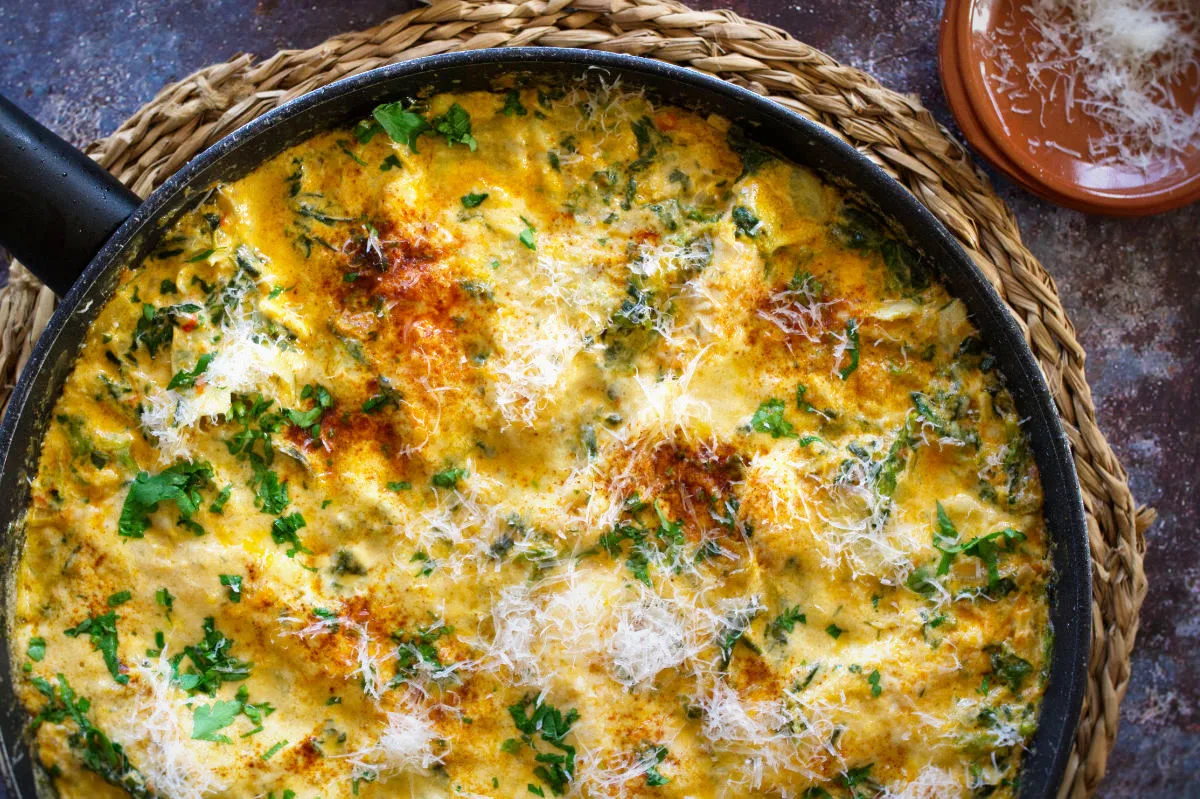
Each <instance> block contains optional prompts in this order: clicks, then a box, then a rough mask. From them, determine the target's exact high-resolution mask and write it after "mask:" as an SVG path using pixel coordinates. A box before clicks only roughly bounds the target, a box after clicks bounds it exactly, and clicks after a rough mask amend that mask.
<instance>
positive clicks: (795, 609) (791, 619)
mask: <svg viewBox="0 0 1200 799" xmlns="http://www.w3.org/2000/svg"><path fill="white" fill-rule="evenodd" d="M797 624H808V616H806V615H805V614H804V613H801V612H800V606H799V605H793V606H792V607H790V608H784V610H783V612H782V613H780V614H779V615H778V616H776V617H775V619H774V620H773V621H772V622H771V625H770V630H771V634H772V635H773V636H774V637H775V640H776V641H779V643H781V644H786V643H787V640H788V638H787V637H788V634H789V633H790V632H792V630H794V629H796V625H797Z"/></svg>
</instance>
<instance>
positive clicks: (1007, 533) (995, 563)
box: [933, 502, 1025, 589]
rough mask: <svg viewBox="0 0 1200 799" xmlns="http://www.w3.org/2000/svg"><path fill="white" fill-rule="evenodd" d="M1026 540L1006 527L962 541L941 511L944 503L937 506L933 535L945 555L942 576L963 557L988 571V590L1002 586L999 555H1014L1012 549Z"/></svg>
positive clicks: (940, 573)
mask: <svg viewBox="0 0 1200 799" xmlns="http://www.w3.org/2000/svg"><path fill="white" fill-rule="evenodd" d="M1024 540H1025V534H1024V533H1022V532H1021V531H1020V530H1014V529H1013V528H1011V527H1005V528H1004V529H1003V530H997V531H995V532H992V533H988V534H987V535H983V536H979V537H977V538H972V539H971V540H970V541H960V540H959V537H958V530H957V528H955V526H954V522H953V521H951V519H950V516H949V514H947V513H946V509H945V508H944V507H942V503H941V502H938V503H937V524H936V526H935V529H934V533H933V546H934V548H935V549H937V551H938V552H941V553H942V558H941V560H940V561H938V567H937V573H938V575H939V576H941V575H944V574H946V573H948V572H949V571H950V565H951V563H953V562H954V557H955V556H956V555H958V554H960V553H961V554H963V555H968V556H970V557H974V558H979V560H981V561H983V565H984V567H985V568H986V569H987V575H988V588H989V589H994V588H997V587H998V586H999V585H1000V583H1001V578H1000V552H1001V551H1004V552H1012V551H1013V548H1014V547H1016V545H1017V544H1019V543H1020V542H1022V541H1024ZM998 542H1002V545H1003V550H1001V543H998Z"/></svg>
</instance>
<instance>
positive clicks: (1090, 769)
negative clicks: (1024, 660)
mask: <svg viewBox="0 0 1200 799" xmlns="http://www.w3.org/2000/svg"><path fill="white" fill-rule="evenodd" d="M519 45H542V46H553V47H585V48H596V49H602V50H612V51H617V52H622V53H630V54H634V55H641V56H648V57H652V58H659V59H662V60H664V61H670V62H673V63H676V64H683V65H686V66H689V67H691V68H693V69H697V70H700V71H703V72H708V73H712V74H714V75H718V76H720V77H722V78H724V79H726V80H728V81H730V82H732V83H736V84H738V85H740V86H745V87H748V88H750V89H752V90H754V91H756V92H758V93H760V94H764V95H767V96H769V97H771V98H772V99H774V100H776V101H777V102H779V103H781V104H783V105H785V106H787V107H788V108H790V109H792V110H794V111H796V112H798V113H800V114H803V115H804V116H806V117H809V118H810V119H814V120H816V121H818V122H820V123H822V124H824V125H825V126H827V127H829V128H830V129H832V130H833V131H835V132H836V133H838V134H839V135H840V136H842V137H843V138H844V139H846V140H847V141H848V142H850V143H851V144H853V145H854V146H855V147H856V148H857V149H858V150H859V152H861V153H863V154H864V155H866V156H868V157H869V158H871V159H872V160H873V161H875V162H876V163H877V164H879V165H880V166H882V167H883V168H884V169H885V170H887V172H888V173H889V174H891V175H893V176H894V177H896V178H897V179H898V180H899V181H900V182H901V183H903V184H904V185H905V186H906V187H907V188H908V189H909V191H911V192H912V193H913V194H914V195H916V197H917V198H918V199H920V200H921V202H923V203H924V204H925V205H926V206H927V207H928V208H929V209H930V210H931V211H932V212H933V213H934V214H935V215H936V216H937V217H938V218H939V219H940V220H941V221H942V222H943V223H944V224H945V225H946V226H947V227H948V228H949V229H950V230H951V231H952V232H953V233H954V234H955V235H956V236H957V237H958V239H959V241H960V242H961V243H962V245H963V246H964V247H965V248H966V250H967V252H968V253H970V254H971V256H972V257H973V258H974V259H975V262H976V263H978V264H979V266H980V267H981V268H982V269H983V271H984V273H985V274H986V275H987V276H988V278H989V279H990V280H991V282H992V284H993V285H994V286H995V287H996V289H997V290H998V291H999V292H1000V295H1001V296H1002V297H1004V299H1005V300H1006V301H1007V302H1008V304H1009V306H1010V307H1011V309H1012V312H1013V314H1014V316H1015V317H1016V318H1017V319H1018V320H1019V321H1020V322H1021V324H1022V326H1023V328H1024V330H1025V334H1026V338H1027V339H1028V341H1029V343H1030V346H1031V347H1032V348H1033V352H1034V354H1035V355H1036V356H1037V359H1038V361H1039V363H1040V364H1041V367H1042V371H1043V372H1044V373H1045V375H1046V378H1047V381H1048V382H1049V384H1050V389H1051V391H1052V392H1053V393H1054V398H1055V401H1056V402H1057V404H1058V410H1059V413H1060V414H1061V416H1062V419H1063V423H1064V426H1065V427H1066V430H1067V434H1068V435H1069V437H1070V439H1071V444H1072V447H1073V451H1074V455H1075V463H1076V466H1077V468H1078V470H1079V479H1080V482H1081V483H1082V485H1083V495H1084V503H1085V507H1086V510H1087V523H1088V532H1089V537H1090V542H1091V550H1092V559H1093V562H1094V564H1095V567H1094V568H1095V573H1094V574H1093V580H1092V620H1093V636H1092V659H1091V664H1090V675H1089V683H1088V690H1087V696H1086V699H1085V700H1084V706H1083V717H1082V721H1081V724H1080V726H1079V731H1078V733H1077V734H1076V737H1075V746H1074V749H1073V751H1072V753H1071V758H1070V762H1069V763H1068V766H1067V772H1066V777H1065V779H1064V783H1063V787H1062V790H1061V791H1060V796H1064V797H1065V796H1071V797H1085V796H1090V795H1091V794H1092V793H1093V792H1094V791H1095V789H1096V787H1097V785H1098V784H1099V782H1100V779H1101V778H1102V777H1103V776H1104V767H1105V761H1106V760H1107V758H1108V753H1109V751H1110V750H1111V749H1112V746H1113V743H1114V742H1115V740H1116V735H1117V722H1118V718H1119V710H1120V703H1121V699H1122V697H1123V696H1124V695H1125V687H1126V685H1127V683H1128V681H1129V656H1130V651H1131V650H1132V648H1133V642H1134V638H1135V636H1136V634H1137V628H1138V610H1139V608H1140V607H1141V604H1142V599H1143V598H1144V597H1145V594H1146V578H1145V573H1144V572H1143V569H1142V559H1143V555H1144V553H1145V541H1144V538H1143V533H1144V531H1145V529H1146V528H1147V527H1148V526H1149V525H1150V523H1151V522H1152V521H1153V519H1154V512H1153V511H1152V510H1150V509H1148V508H1145V507H1138V506H1137V505H1136V504H1135V502H1134V499H1133V496H1132V494H1131V493H1130V490H1129V484H1128V479H1127V477H1126V474H1125V470H1124V469H1123V468H1122V466H1121V464H1120V462H1119V461H1118V460H1117V458H1116V456H1115V455H1114V454H1113V451H1112V449H1111V448H1110V447H1109V445H1108V442H1107V441H1105V440H1104V436H1103V434H1102V433H1101V432H1100V429H1099V427H1097V425H1096V414H1095V407H1094V405H1093V403H1092V393H1091V389H1090V388H1089V387H1088V384H1087V378H1086V376H1085V374H1084V351H1083V348H1082V347H1081V346H1080V344H1079V342H1078V341H1076V339H1075V330H1074V326H1073V325H1072V324H1071V321H1070V319H1068V318H1067V314H1066V312H1065V311H1064V310H1063V306H1062V303H1061V301H1060V300H1059V297H1058V292H1057V290H1056V288H1055V286H1054V281H1053V280H1052V279H1051V278H1050V276H1049V275H1048V274H1047V273H1046V271H1045V269H1043V268H1042V266H1041V264H1039V263H1038V262H1037V261H1036V260H1035V259H1034V257H1033V256H1032V255H1031V254H1030V253H1029V251H1028V250H1027V249H1025V246H1024V245H1023V244H1022V243H1021V235H1020V232H1019V231H1018V230H1017V225H1016V221H1015V219H1014V218H1013V215H1012V212H1011V211H1009V209H1008V208H1007V207H1006V206H1005V205H1004V203H1003V202H1002V201H1001V200H1000V199H999V198H998V197H997V196H996V194H995V193H994V192H993V191H992V188H991V186H990V185H989V183H988V181H987V179H986V177H984V175H983V174H982V173H981V172H980V171H979V170H978V169H977V168H975V166H974V165H973V164H972V162H971V161H970V159H969V158H968V157H967V155H966V153H965V152H964V151H963V149H962V147H961V146H959V144H958V143H957V142H955V141H954V140H953V139H952V138H951V137H950V136H949V134H948V133H947V132H946V130H945V129H944V128H942V127H941V126H940V125H938V123H937V122H936V121H935V120H934V118H933V117H932V116H931V115H930V113H929V112H928V111H926V110H925V109H924V108H923V107H922V106H921V105H920V103H919V102H918V101H917V100H916V99H914V98H912V97H908V96H905V95H901V94H898V93H896V92H893V91H889V90H888V89H885V88H883V87H882V86H880V85H879V83H878V82H877V81H876V80H875V79H874V78H872V77H870V76H869V75H866V74H864V73H863V72H860V71H858V70H856V69H853V68H850V67H846V66H843V65H842V64H839V63H838V62H836V61H834V60H833V59H832V58H830V57H829V56H827V55H825V54H824V53H822V52H820V51H818V50H814V49H813V48H811V47H809V46H807V45H805V44H803V43H801V42H797V41H795V40H793V39H792V38H791V37H789V36H788V35H787V34H786V33H785V32H783V31H781V30H779V29H778V28H774V27H772V26H769V25H765V24H762V23H760V22H754V21H752V20H747V19H744V18H742V17H740V16H738V15H736V14H734V13H732V12H727V11H714V12H698V11H693V10H691V9H689V8H687V7H686V6H683V5H680V4H679V3H675V2H670V1H669V0H528V2H524V3H519V4H515V3H514V4H509V3H486V2H478V0H434V2H433V3H432V4H431V5H430V6H429V7H428V8H421V9H418V10H414V11H411V12H409V13H407V14H402V15H400V16H397V17H393V18H392V19H390V20H388V21H387V22H385V23H383V24H382V25H379V26H378V27H375V28H371V29H369V30H365V31H361V32H358V33H350V34H345V35H342V36H337V37H334V38H332V39H329V40H328V41H326V42H324V43H322V44H320V45H317V46H316V47H313V48H311V49H309V50H285V51H282V52H279V53H276V54H275V55H274V56H272V57H271V58H269V59H267V60H266V61H263V62H261V63H258V64H255V63H254V60H253V59H252V58H251V57H250V56H248V55H242V56H238V57H236V58H234V59H232V60H231V61H228V62H226V63H223V64H216V65H214V66H210V67H207V68H205V69H202V70H200V71H199V72H195V73H193V74H191V75H189V76H188V77H186V78H184V79H183V80H182V81H180V82H178V83H175V84H172V85H170V86H167V87H166V88H164V89H163V90H162V91H160V92H159V93H158V96H157V97H155V98H154V99H153V100H152V101H151V102H150V103H149V104H148V105H146V106H144V107H143V108H142V109H141V110H139V111H138V112H137V113H136V114H134V115H133V117H131V118H130V119H129V120H128V121H126V122H125V124H123V125H122V126H121V127H120V128H119V129H118V130H117V131H116V132H115V133H113V134H112V135H111V136H108V137H106V138H104V139H101V140H99V141H97V142H94V143H92V144H91V145H89V146H88V147H87V148H86V149H87V152H88V154H89V155H91V157H92V158H93V159H95V160H96V161H98V162H99V163H100V164H101V165H102V166H104V167H105V168H107V169H108V170H109V171H110V172H112V173H113V174H115V175H116V176H117V177H118V178H120V179H121V180H122V181H123V182H124V183H125V184H126V185H128V186H129V187H130V188H132V189H133V190H134V191H135V192H137V193H138V194H140V195H142V196H145V195H146V194H148V193H149V192H150V191H151V190H152V189H153V188H154V187H155V186H157V185H158V184H159V183H161V182H162V181H163V180H165V179H166V178H167V177H169V176H170V175H171V174H172V173H174V172H175V171H176V170H177V169H178V168H179V167H181V166H182V165H183V164H184V163H186V162H187V161H188V159H190V158H191V157H192V156H194V155H196V154H197V153H199V152H200V151H201V150H203V149H204V148H206V147H208V146H209V145H211V144H213V143H214V142H216V141H217V140H218V139H220V138H221V137H222V136H225V135H226V134H228V133H229V132H231V131H232V130H234V129H235V128H237V127H239V126H240V125H243V124H245V123H247V122H249V121H250V120H252V119H254V118H255V117H257V116H258V115H260V114H262V113H264V112H266V111H268V110H270V109H272V108H274V107H276V106H277V105H279V104H280V103H283V102H285V101H287V100H290V99H292V98H294V97H297V96H299V95H301V94H304V93H305V92H307V91H310V90H312V89H315V88H317V87H318V86H322V85H324V84H326V83H329V82H331V81H334V80H337V79H338V78H342V77H345V76H347V75H353V74H356V73H359V72H363V71H365V70H368V69H372V68H374V67H378V66H382V65H384V64H389V63H393V62H396V61H405V60H408V59H412V58H417V57H419V56H426V55H432V54H435V53H444V52H447V51H451V50H467V49H479V48H486V47H512V46H519ZM54 303H55V300H54V295H53V294H52V293H51V292H50V291H49V289H47V288H45V287H44V286H41V285H40V284H39V283H38V282H37V280H36V279H35V278H33V277H32V276H31V275H30V274H29V273H28V272H27V271H25V269H24V268H22V267H20V266H19V265H16V264H14V265H13V266H12V269H11V272H10V278H9V284H8V286H7V287H6V288H5V289H4V290H3V294H2V296H0V378H2V379H0V401H3V402H7V399H8V394H9V393H10V391H11V385H12V383H13V381H15V379H16V375H17V373H18V372H19V371H20V368H21V367H22V366H23V365H24V363H25V360H26V358H27V357H28V355H29V351H30V349H31V347H32V346H33V342H34V341H36V339H37V337H38V335H39V334H40V333H41V331H42V329H43V327H44V326H45V324H46V321H47V320H48V319H49V316H50V314H51V312H52V311H53V309H54Z"/></svg>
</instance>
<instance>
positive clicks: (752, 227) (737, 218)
mask: <svg viewBox="0 0 1200 799" xmlns="http://www.w3.org/2000/svg"><path fill="white" fill-rule="evenodd" d="M730 216H731V218H732V219H733V227H734V235H735V236H745V237H747V238H751V239H752V238H754V237H755V236H757V235H758V231H759V226H760V225H761V224H762V222H761V221H760V220H759V218H758V217H757V216H755V215H754V214H753V213H752V212H751V211H750V209H749V208H747V207H746V206H744V205H735V206H734V207H733V213H732V214H730Z"/></svg>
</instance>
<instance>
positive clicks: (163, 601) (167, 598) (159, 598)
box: [154, 588, 175, 619]
mask: <svg viewBox="0 0 1200 799" xmlns="http://www.w3.org/2000/svg"><path fill="white" fill-rule="evenodd" d="M154 601H155V602H157V603H158V604H160V605H162V606H163V607H164V608H165V609H166V611H167V618H168V619H169V618H171V611H172V610H174V609H175V597H174V596H172V594H171V592H170V590H169V589H166V588H160V589H158V590H157V591H155V592H154Z"/></svg>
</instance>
